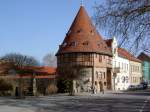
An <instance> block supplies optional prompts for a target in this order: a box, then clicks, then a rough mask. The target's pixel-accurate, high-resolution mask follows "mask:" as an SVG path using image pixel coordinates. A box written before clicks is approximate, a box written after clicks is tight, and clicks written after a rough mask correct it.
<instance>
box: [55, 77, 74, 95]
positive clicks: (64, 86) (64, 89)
mask: <svg viewBox="0 0 150 112" xmlns="http://www.w3.org/2000/svg"><path fill="white" fill-rule="evenodd" d="M70 86H71V81H69V80H67V79H65V78H62V77H61V78H59V79H58V80H57V87H58V93H68V92H70Z"/></svg>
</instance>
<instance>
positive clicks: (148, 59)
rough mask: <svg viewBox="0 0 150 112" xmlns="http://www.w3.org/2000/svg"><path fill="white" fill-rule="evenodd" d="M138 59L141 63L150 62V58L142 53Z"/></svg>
mask: <svg viewBox="0 0 150 112" xmlns="http://www.w3.org/2000/svg"><path fill="white" fill-rule="evenodd" d="M138 59H140V60H141V61H150V56H149V55H147V54H145V53H144V52H142V53H141V54H140V55H139V56H138Z"/></svg>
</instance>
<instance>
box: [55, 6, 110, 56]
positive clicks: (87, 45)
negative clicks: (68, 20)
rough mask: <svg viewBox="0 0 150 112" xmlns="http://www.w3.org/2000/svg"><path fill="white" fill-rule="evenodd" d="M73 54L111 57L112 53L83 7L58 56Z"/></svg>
mask: <svg viewBox="0 0 150 112" xmlns="http://www.w3.org/2000/svg"><path fill="white" fill-rule="evenodd" d="M73 52H96V53H101V54H106V55H110V56H111V51H110V49H109V48H108V47H107V45H106V43H105V42H104V40H103V39H102V37H101V36H100V35H99V33H98V32H97V31H96V28H95V27H94V25H93V24H92V22H91V20H90V17H89V16H88V14H87V12H86V11H85V9H84V7H83V6H81V7H80V10H79V12H78V14H77V15H76V17H75V19H74V21H73V23H72V25H71V27H70V29H69V31H68V33H67V34H66V37H65V39H64V41H63V43H62V44H61V45H60V47H59V50H58V52H57V54H56V55H59V54H63V53H73Z"/></svg>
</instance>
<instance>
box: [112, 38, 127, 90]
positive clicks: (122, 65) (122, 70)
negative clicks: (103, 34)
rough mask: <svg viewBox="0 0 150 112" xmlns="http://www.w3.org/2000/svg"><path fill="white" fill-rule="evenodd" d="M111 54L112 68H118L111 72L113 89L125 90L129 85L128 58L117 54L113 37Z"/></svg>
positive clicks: (115, 41)
mask: <svg viewBox="0 0 150 112" xmlns="http://www.w3.org/2000/svg"><path fill="white" fill-rule="evenodd" d="M112 54H113V65H112V66H113V70H114V69H118V72H117V73H113V75H114V76H113V78H112V83H113V86H114V87H113V90H115V91H120V90H126V89H127V88H128V87H129V85H130V82H129V77H130V76H129V60H128V59H125V58H123V57H120V56H119V53H118V44H117V39H116V38H115V37H113V41H112Z"/></svg>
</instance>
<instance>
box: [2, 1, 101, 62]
mask: <svg viewBox="0 0 150 112" xmlns="http://www.w3.org/2000/svg"><path fill="white" fill-rule="evenodd" d="M95 1H96V2H97V3H100V2H102V0H84V6H85V8H86V10H87V12H88V14H89V16H92V15H93V12H94V10H93V5H94V3H95ZM79 7H80V0H0V56H3V55H5V54H7V53H13V52H15V53H21V54H26V55H30V56H34V57H35V58H36V59H38V60H40V61H41V60H42V58H43V56H44V55H46V54H47V53H50V52H53V53H56V51H57V49H58V46H59V44H61V42H62V41H63V39H64V37H65V34H66V32H67V31H68V29H69V27H70V25H71V23H72V21H73V19H74V17H75V15H76V13H77V11H78V10H79Z"/></svg>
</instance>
